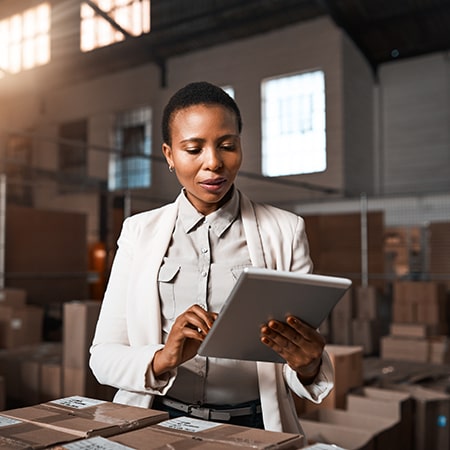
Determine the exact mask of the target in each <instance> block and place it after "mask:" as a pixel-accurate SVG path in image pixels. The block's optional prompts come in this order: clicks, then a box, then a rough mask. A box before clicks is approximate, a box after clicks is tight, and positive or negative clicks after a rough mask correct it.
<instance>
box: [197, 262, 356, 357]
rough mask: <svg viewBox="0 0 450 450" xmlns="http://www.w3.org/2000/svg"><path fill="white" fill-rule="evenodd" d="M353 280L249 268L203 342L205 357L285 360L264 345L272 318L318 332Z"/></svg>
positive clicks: (202, 347) (241, 276)
mask: <svg viewBox="0 0 450 450" xmlns="http://www.w3.org/2000/svg"><path fill="white" fill-rule="evenodd" d="M350 286H351V280H349V279H347V278H341V277H332V276H325V275H317V274H304V273H293V272H283V271H278V270H272V269H264V268H246V269H244V270H243V272H242V273H241V275H240V277H239V278H238V280H237V282H236V284H235V285H234V287H233V289H232V291H231V293H230V295H229V296H228V298H227V300H226V302H225V303H224V305H223V307H222V309H221V311H220V312H219V316H218V318H217V319H216V321H215V322H214V325H213V326H212V328H211V330H210V332H209V333H208V335H207V336H206V338H205V340H204V341H203V342H202V344H201V346H200V348H199V350H198V354H199V355H201V356H209V357H217V358H231V359H241V360H249V361H271V362H284V360H283V359H282V358H281V357H280V356H279V355H278V354H277V353H276V352H274V351H273V350H272V349H270V348H269V347H267V346H265V345H264V344H263V343H261V342H260V327H261V325H262V324H263V323H267V321H268V320H270V319H277V320H280V321H285V319H286V316H287V315H288V314H291V315H294V316H296V317H298V318H299V319H301V320H302V321H304V322H306V323H308V324H309V325H311V326H312V327H314V328H318V327H319V326H320V325H321V323H322V322H323V321H324V320H325V319H326V317H327V316H328V315H329V314H330V312H331V310H332V309H333V308H334V306H335V305H336V303H337V302H338V301H339V300H340V299H341V298H342V297H343V295H344V294H345V292H346V291H347V290H348V289H349V288H350Z"/></svg>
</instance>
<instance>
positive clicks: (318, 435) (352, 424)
mask: <svg viewBox="0 0 450 450" xmlns="http://www.w3.org/2000/svg"><path fill="white" fill-rule="evenodd" d="M300 421H301V424H302V427H303V429H304V431H305V435H306V436H307V438H308V441H309V442H312V443H313V442H315V441H323V440H324V438H325V437H326V441H327V442H329V443H332V444H336V445H338V446H341V447H344V448H346V449H349V450H353V449H364V450H369V449H370V450H398V449H399V448H406V447H399V446H398V444H399V442H401V435H400V431H399V424H398V421H397V420H396V419H394V418H390V417H376V416H373V415H368V414H361V413H359V412H358V413H353V412H350V411H344V410H340V409H321V410H317V411H313V412H309V413H307V414H304V415H302V416H301V417H300Z"/></svg>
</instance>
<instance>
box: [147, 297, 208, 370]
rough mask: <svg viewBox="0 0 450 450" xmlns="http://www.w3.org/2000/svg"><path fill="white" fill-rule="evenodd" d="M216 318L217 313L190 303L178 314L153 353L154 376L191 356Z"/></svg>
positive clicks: (174, 366) (194, 353)
mask: <svg viewBox="0 0 450 450" xmlns="http://www.w3.org/2000/svg"><path fill="white" fill-rule="evenodd" d="M216 318H217V313H213V312H209V311H206V310H204V309H203V308H202V307H201V306H200V305H192V306H191V307H190V308H189V309H187V310H186V311H185V312H184V313H182V314H180V315H179V316H178V317H177V318H176V319H175V322H174V324H173V326H172V328H171V330H170V333H169V335H168V337H167V342H166V344H165V345H164V347H163V348H162V349H161V350H159V351H157V352H156V353H155V356H154V358H153V373H154V375H155V376H156V377H158V376H161V375H162V374H164V373H165V372H168V371H169V370H172V369H175V368H176V367H178V366H179V365H181V364H183V363H184V362H186V361H188V360H189V359H191V358H193V357H194V356H195V355H196V354H197V350H198V348H199V347H200V344H201V343H202V341H203V339H204V338H205V336H206V335H207V334H208V332H209V330H210V328H211V327H212V324H213V323H214V321H215V320H216Z"/></svg>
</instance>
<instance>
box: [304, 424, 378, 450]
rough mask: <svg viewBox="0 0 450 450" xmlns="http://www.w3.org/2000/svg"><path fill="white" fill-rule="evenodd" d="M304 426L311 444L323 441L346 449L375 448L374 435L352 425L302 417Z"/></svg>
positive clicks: (363, 449)
mask: <svg viewBox="0 0 450 450" xmlns="http://www.w3.org/2000/svg"><path fill="white" fill-rule="evenodd" d="M301 422H302V427H303V430H304V432H305V435H306V438H307V440H308V443H309V444H314V443H317V442H323V443H326V444H330V445H337V446H339V447H342V448H344V449H346V450H374V448H375V447H374V442H373V435H372V433H370V432H369V431H367V430H358V429H356V428H354V427H352V426H343V425H336V424H332V423H322V422H317V421H315V420H307V419H302V421H301Z"/></svg>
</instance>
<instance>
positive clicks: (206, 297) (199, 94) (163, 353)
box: [90, 82, 333, 433]
mask: <svg viewBox="0 0 450 450" xmlns="http://www.w3.org/2000/svg"><path fill="white" fill-rule="evenodd" d="M241 129H242V120H241V115H240V112H239V109H238V107H237V105H236V103H235V102H234V100H233V99H232V98H231V97H230V96H228V95H227V94H226V93H225V92H224V91H223V90H222V89H220V88H219V87H217V86H214V85H212V84H210V83H206V82H198V83H191V84H188V85H187V86H185V87H184V88H182V89H180V90H179V91H178V92H177V93H175V94H174V96H173V97H172V98H171V99H170V101H169V102H168V104H167V105H166V107H165V110H164V113H163V120H162V132H163V140H164V143H163V146H162V151H163V153H164V156H165V158H166V160H167V163H168V167H169V170H170V171H171V172H174V173H175V174H176V176H177V178H178V181H179V182H180V184H181V185H182V192H181V193H180V195H179V196H178V198H177V199H176V200H175V202H174V203H171V204H169V205H166V206H163V207H161V208H159V209H156V210H152V211H147V212H144V213H140V214H137V215H135V216H132V217H130V218H128V219H126V220H125V222H124V224H123V229H122V232H121V235H120V237H119V240H118V250H117V254H116V256H115V260H114V263H113V267H112V270H111V275H110V280H109V282H108V287H107V289H106V292H105V297H104V301H103V304H102V309H101V313H100V317H99V320H98V324H97V329H96V334H95V337H94V340H93V344H92V347H91V360H90V365H91V368H92V371H93V373H94V374H95V376H96V377H97V379H98V381H99V382H100V383H102V384H108V385H111V386H114V387H116V388H118V389H119V391H118V392H117V394H116V396H115V398H114V401H116V402H118V403H125V404H130V405H137V406H143V407H153V408H155V409H165V410H168V411H169V412H170V413H171V416H175V415H187V414H191V415H193V416H195V417H201V418H205V419H208V420H214V421H221V420H223V421H226V422H228V423H235V424H240V425H245V426H254V427H261V428H263V427H264V428H265V429H267V430H272V431H285V432H293V433H298V432H301V427H300V424H299V422H298V419H297V416H296V413H295V407H294V404H293V401H292V397H291V393H290V392H291V391H293V392H295V393H296V394H297V395H298V396H300V397H305V398H308V399H310V400H311V401H313V402H316V403H319V402H320V401H321V400H322V399H323V398H324V397H326V395H327V394H328V392H329V391H330V390H331V388H332V386H333V371H332V366H331V364H330V360H329V358H328V356H327V354H326V353H324V352H323V349H324V345H325V341H324V339H323V337H322V336H321V335H320V334H319V333H318V332H317V331H316V330H314V329H313V328H311V327H309V326H307V325H305V324H303V323H301V321H300V320H299V319H297V318H295V317H288V318H287V319H286V322H278V321H275V320H271V321H269V322H268V323H267V324H264V325H263V326H262V327H261V342H263V343H264V344H265V345H267V346H269V347H270V348H272V349H273V350H274V351H276V352H278V353H279V354H280V355H281V356H282V357H283V358H284V359H285V360H286V364H274V363H268V362H252V361H234V360H225V359H218V358H205V357H200V356H198V355H197V349H198V347H199V346H200V344H201V342H202V340H203V339H204V337H205V335H206V334H207V333H208V330H209V329H210V328H211V326H212V324H213V323H214V320H215V319H216V317H217V312H218V311H219V310H220V307H221V305H222V304H223V302H224V300H225V299H226V297H227V295H228V293H229V292H230V291H231V288H232V287H233V284H234V283H235V281H236V279H237V277H238V275H239V273H240V271H242V270H243V268H244V267H247V266H257V267H268V268H271V269H277V270H287V271H296V272H310V271H311V270H312V263H311V260H310V257H309V251H308V242H307V238H306V234H305V230H304V222H303V220H302V219H301V218H300V217H298V216H296V215H295V214H293V213H290V212H287V211H284V210H280V209H277V208H275V207H272V206H268V205H261V204H255V203H253V202H251V201H250V200H249V199H248V198H247V197H246V196H245V195H244V194H242V193H241V192H239V191H238V190H237V189H236V188H235V186H234V181H235V178H236V176H237V174H238V171H239V168H240V165H241V161H242V149H241V141H240V133H241Z"/></svg>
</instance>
